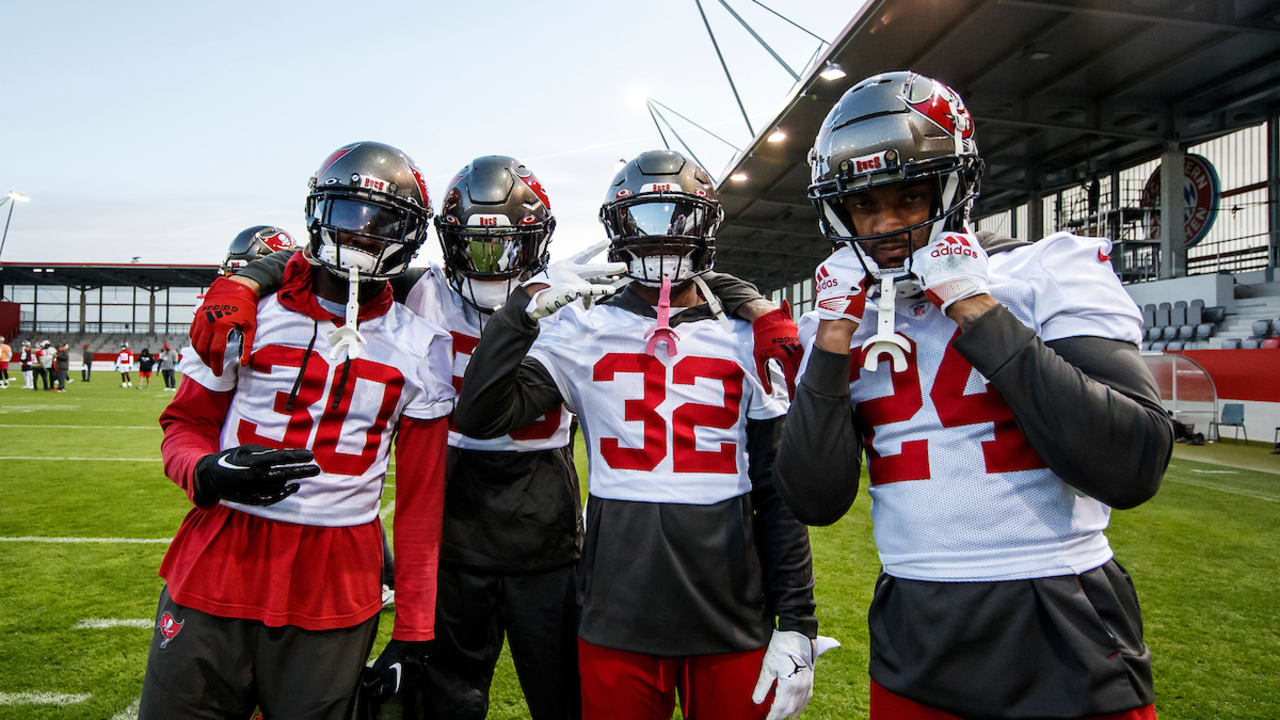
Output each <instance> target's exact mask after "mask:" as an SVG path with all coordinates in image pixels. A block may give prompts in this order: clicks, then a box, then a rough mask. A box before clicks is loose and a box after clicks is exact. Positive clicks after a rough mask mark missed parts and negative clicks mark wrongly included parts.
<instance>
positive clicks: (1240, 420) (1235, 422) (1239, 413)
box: [1209, 403, 1249, 442]
mask: <svg viewBox="0 0 1280 720" xmlns="http://www.w3.org/2000/svg"><path fill="white" fill-rule="evenodd" d="M1223 425H1226V426H1227V427H1233V428H1235V429H1236V439H1237V440H1239V439H1240V431H1241V430H1244V441H1245V442H1249V430H1248V428H1246V427H1245V426H1244V403H1223V405H1222V416H1221V417H1220V418H1219V419H1217V420H1215V421H1213V422H1210V423H1209V426H1210V427H1209V432H1210V434H1212V435H1213V436H1214V437H1215V438H1217V439H1218V440H1221V439H1222V426H1223Z"/></svg>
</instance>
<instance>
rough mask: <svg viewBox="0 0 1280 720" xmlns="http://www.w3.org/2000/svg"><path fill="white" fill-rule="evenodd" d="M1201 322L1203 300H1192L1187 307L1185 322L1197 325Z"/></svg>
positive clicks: (1202, 320)
mask: <svg viewBox="0 0 1280 720" xmlns="http://www.w3.org/2000/svg"><path fill="white" fill-rule="evenodd" d="M1196 303H1200V304H1199V305H1197V304H1196ZM1202 322H1204V301H1203V300H1192V301H1191V305H1189V306H1188V307H1187V324H1188V325H1199V324H1200V323H1202Z"/></svg>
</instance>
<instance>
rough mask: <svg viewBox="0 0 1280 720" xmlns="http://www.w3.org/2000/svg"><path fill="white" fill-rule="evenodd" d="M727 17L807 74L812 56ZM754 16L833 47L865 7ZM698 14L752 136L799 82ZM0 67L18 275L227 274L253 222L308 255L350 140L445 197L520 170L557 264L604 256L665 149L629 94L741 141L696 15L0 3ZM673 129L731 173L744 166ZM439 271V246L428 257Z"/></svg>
mask: <svg viewBox="0 0 1280 720" xmlns="http://www.w3.org/2000/svg"><path fill="white" fill-rule="evenodd" d="M730 1H731V4H732V5H733V6H734V7H735V8H736V9H737V10H738V11H739V13H740V14H742V15H743V16H744V17H746V18H747V19H748V21H750V22H751V23H752V24H753V26H754V27H755V28H756V29H757V31H758V32H760V33H761V34H762V35H763V36H764V37H765V38H766V39H767V40H769V42H770V43H771V44H773V45H774V47H775V48H776V49H777V50H778V51H779V53H780V54H781V55H782V56H783V57H784V58H786V59H787V61H788V62H790V63H791V64H792V65H793V66H794V67H796V68H797V69H799V68H800V67H801V66H802V65H803V64H804V63H805V61H806V60H807V59H808V58H809V56H810V55H811V54H812V52H813V51H814V49H815V48H816V47H817V45H818V42H817V41H816V40H813V39H812V38H810V37H808V36H807V35H805V34H804V33H802V32H800V31H798V30H796V29H794V28H792V27H790V26H788V25H787V24H785V23H784V22H782V21H781V20H778V19H776V18H774V17H773V16H771V15H769V14H768V13H767V12H766V11H765V10H763V9H761V8H760V7H758V6H756V5H755V4H753V3H752V2H750V0H730ZM765 1H766V4H768V5H770V7H773V8H775V9H777V10H779V11H782V12H785V13H786V14H787V15H788V16H789V17H791V18H792V19H794V20H795V21H797V22H799V23H800V24H802V25H805V26H806V27H808V28H810V29H812V30H813V31H815V32H817V33H818V34H819V35H822V36H825V37H826V38H827V39H832V38H833V37H834V36H835V35H837V34H838V33H839V31H840V30H841V29H842V28H843V27H844V26H845V25H846V24H847V23H848V21H849V20H850V18H851V17H852V16H853V14H854V12H855V11H856V9H857V7H858V6H860V5H861V2H851V1H850V0H845V1H843V2H842V1H839V0H792V1H790V2H788V1H787V0H765ZM703 5H704V7H705V8H706V11H707V14H708V17H709V18H710V20H711V24H712V27H713V29H714V30H715V32H716V36H717V38H718V39H719V41H720V45H721V49H722V50H723V51H724V52H725V54H726V56H727V58H728V60H729V64H730V68H731V69H732V70H733V73H734V78H735V81H736V82H737V83H738V89H739V91H740V92H741V93H742V94H743V99H744V101H745V103H746V106H747V110H748V112H749V113H750V114H751V115H752V121H753V123H754V124H755V125H756V127H757V129H758V128H759V126H760V125H761V124H762V123H763V122H764V121H766V120H767V119H768V118H770V117H772V116H773V115H774V114H775V113H776V111H777V110H778V108H779V107H780V104H781V102H782V101H783V100H784V98H785V96H786V94H787V92H788V90H789V89H790V86H791V83H792V81H791V77H790V76H789V75H787V74H786V72H785V71H784V70H782V68H780V67H778V66H777V65H776V64H774V63H773V61H772V60H771V59H770V58H769V57H768V55H767V54H766V53H765V51H764V50H763V49H761V48H760V47H759V46H757V45H755V43H754V42H753V41H752V40H751V38H750V37H749V36H748V35H747V33H746V32H745V31H744V30H743V29H742V28H741V27H740V26H739V25H738V24H737V23H736V22H735V21H734V20H733V19H732V17H731V16H730V15H729V14H728V13H727V12H726V11H725V10H724V9H723V8H722V7H721V6H720V5H719V4H718V3H717V2H716V0H704V2H703ZM0 68H3V69H4V72H3V75H0V192H4V191H7V190H10V189H13V190H19V191H21V192H24V193H26V194H27V195H29V196H30V197H31V199H32V200H31V202H29V203H26V204H21V205H19V206H18V207H17V209H16V211H15V213H14V217H13V222H12V225H11V227H10V230H9V239H8V244H7V245H6V246H5V249H4V256H3V259H4V260H8V261H40V260H48V261H60V262H76V261H84V262H112V261H124V262H127V261H129V259H130V258H131V257H133V256H141V258H142V262H148V263H178V262H188V263H216V262H219V261H220V260H221V259H222V255H223V253H224V252H225V249H226V246H227V244H228V243H229V242H230V241H231V239H232V238H233V237H234V236H235V234H236V233H237V232H239V231H240V230H242V229H243V228H245V227H247V226H250V225H256V224H277V225H280V226H282V227H284V228H286V229H287V230H289V231H290V233H292V234H293V235H294V237H295V238H297V239H299V240H300V241H301V240H303V238H304V233H303V212H302V208H303V200H304V197H305V195H306V182H307V179H308V178H309V177H310V175H311V173H312V172H313V171H314V170H315V169H316V167H317V166H318V165H319V163H320V162H321V161H322V160H323V159H324V158H325V157H326V156H327V155H328V154H329V152H330V151H332V150H333V149H335V148H337V147H339V146H341V145H343V144H345V143H348V142H352V141H354V140H377V141H381V142H386V143H390V144H392V145H396V146H398V147H400V148H402V149H403V150H405V151H406V152H407V153H408V154H409V155H410V156H411V157H413V158H414V159H415V160H416V161H417V163H418V165H419V166H420V167H421V168H422V169H423V171H424V173H425V174H426V176H427V178H428V182H429V185H430V186H431V190H432V195H433V197H435V198H437V199H438V198H439V196H440V191H441V190H442V189H443V187H444V184H445V183H447V182H448V181H449V179H450V178H452V177H453V174H454V172H455V171H457V170H458V169H459V168H461V167H462V166H463V165H464V164H465V163H466V162H467V161H468V160H470V159H471V158H473V157H475V156H478V155H485V154H493V153H499V154H509V155H514V156H516V157H518V158H520V159H522V160H524V161H525V162H526V163H528V164H529V166H530V167H531V168H532V169H533V170H534V172H535V173H536V174H537V175H538V176H539V178H540V179H541V180H542V182H543V184H544V185H545V186H546V187H547V189H548V191H549V192H550V195H551V201H552V209H553V211H554V213H555V215H556V217H557V221H558V223H559V226H558V229H557V232H556V235H555V242H554V243H553V255H557V256H560V255H563V254H567V252H569V251H572V250H574V249H577V248H580V247H582V246H584V245H586V244H588V243H590V242H593V241H595V240H597V239H601V238H602V237H603V233H602V231H601V229H600V225H599V223H598V222H597V220H596V212H597V210H598V208H599V205H600V202H601V200H602V198H603V196H604V190H605V187H606V185H607V183H608V182H609V180H610V179H611V178H612V176H613V173H614V171H615V169H616V166H617V160H618V158H620V157H626V158H630V157H632V156H634V155H636V154H638V153H639V152H641V151H643V150H646V149H649V148H652V147H660V146H661V141H660V139H659V138H658V135H657V132H656V131H655V130H654V128H653V123H652V121H651V120H650V119H649V116H648V114H647V113H646V112H645V111H644V110H643V109H642V106H641V105H640V104H639V103H637V102H636V101H635V99H634V98H635V96H636V95H637V91H638V90H639V91H640V92H641V93H643V91H645V90H647V91H648V93H649V94H651V95H652V96H653V97H655V98H657V99H659V100H661V101H662V102H664V103H666V104H667V105H670V106H672V107H673V108H675V109H676V110H679V111H680V112H682V113H683V114H685V115H688V116H689V117H691V118H693V119H695V120H697V121H698V122H700V123H702V124H704V125H708V126H711V127H713V128H714V129H715V130H716V131H717V132H719V133H721V134H723V135H725V136H726V137H728V138H729V139H730V140H733V141H734V142H735V143H737V144H739V145H743V144H745V143H746V142H747V141H748V137H747V131H746V128H745V126H744V125H743V123H742V119H741V117H740V115H739V113H738V110H737V107H736V106H735V105H734V102H733V97H732V95H731V94H730V91H729V88H728V84H727V83H726V81H725V79H724V75H723V73H722V71H721V69H720V66H719V63H718V62H717V60H716V57H715V54H714V51H713V50H712V47H711V43H710V40H709V39H708V38H707V34H706V31H705V29H704V28H703V25H702V21H701V19H700V18H699V16H698V11H697V8H696V6H695V5H694V3H693V0H651V1H649V2H586V1H581V0H554V1H551V0H547V1H544V2H505V1H504V2H496V1H494V2H485V1H483V0H476V1H473V2H451V3H436V2H430V3H428V2H418V3H413V2H398V1H390V2H384V3H361V4H356V3H351V2H346V3H328V2H325V3H276V2H257V3H245V2H220V3H216V4H215V3H204V4H200V5H196V4H194V3H158V2H157V3H130V2H124V3H101V2H58V3H51V2H28V3H17V2H13V1H12V0H6V1H5V2H0ZM672 119H673V122H678V121H676V120H675V118H672ZM677 127H678V129H679V130H680V132H681V134H682V135H683V136H684V137H685V139H686V140H689V141H690V143H691V144H692V145H693V147H694V150H695V151H696V152H697V153H698V154H699V156H700V157H701V158H702V159H703V160H704V161H705V162H706V163H707V164H708V165H709V166H710V167H709V169H710V170H711V172H712V173H713V174H716V175H718V174H719V173H720V171H721V169H722V168H723V167H724V164H725V163H726V162H727V161H728V159H729V158H730V154H731V150H729V149H728V148H726V147H724V146H721V145H719V144H718V143H716V142H715V141H714V140H711V139H710V138H708V137H706V136H700V133H698V132H697V131H696V130H692V129H687V128H686V127H682V126H679V125H678V126H677ZM791 141H796V142H804V143H809V142H812V139H811V138H802V139H795V138H793V139H792V140H791ZM7 209H8V208H4V210H6V211H7ZM438 257H439V251H438V248H437V244H436V241H435V239H434V237H433V238H432V239H431V240H430V241H429V242H428V244H427V245H426V247H425V248H424V252H423V253H421V254H420V255H419V260H423V259H425V258H432V259H434V258H438Z"/></svg>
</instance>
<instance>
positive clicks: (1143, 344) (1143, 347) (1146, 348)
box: [1141, 340, 1151, 350]
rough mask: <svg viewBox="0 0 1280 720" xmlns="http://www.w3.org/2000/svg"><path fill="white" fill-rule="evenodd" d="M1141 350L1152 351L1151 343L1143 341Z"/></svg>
mask: <svg viewBox="0 0 1280 720" xmlns="http://www.w3.org/2000/svg"><path fill="white" fill-rule="evenodd" d="M1141 348H1142V349H1143V350H1150V349H1151V343H1149V342H1147V341H1146V340H1143V341H1142V345H1141Z"/></svg>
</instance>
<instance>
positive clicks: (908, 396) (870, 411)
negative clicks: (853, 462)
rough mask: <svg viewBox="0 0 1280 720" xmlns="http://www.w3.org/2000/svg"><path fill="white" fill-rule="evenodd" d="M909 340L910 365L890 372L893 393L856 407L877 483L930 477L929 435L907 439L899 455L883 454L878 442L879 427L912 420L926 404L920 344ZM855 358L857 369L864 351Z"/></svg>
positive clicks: (868, 468) (872, 472) (868, 466)
mask: <svg viewBox="0 0 1280 720" xmlns="http://www.w3.org/2000/svg"><path fill="white" fill-rule="evenodd" d="M907 342H908V343H910V345H911V349H910V350H908V351H907V367H906V369H905V370H903V371H902V372H894V373H891V374H890V376H889V381H890V382H891V383H892V384H893V394H892V395H886V396H885V397H879V398H874V399H872V400H863V401H862V402H860V403H858V407H857V409H856V410H857V415H856V416H855V418H856V420H857V423H858V429H859V431H860V432H861V433H862V436H863V437H864V438H865V439H866V448H867V473H868V474H869V475H870V476H871V482H872V483H873V484H877V485H878V484H881V483H891V482H899V481H902V480H928V479H929V441H928V440H927V439H921V440H908V441H906V442H903V443H902V450H901V451H900V452H898V454H897V455H881V454H880V451H879V450H877V449H876V446H875V429H876V427H878V426H881V425H888V424H889V423H896V422H903V421H905V420H910V419H911V418H913V417H915V415H916V413H917V412H919V411H920V408H922V407H924V398H923V396H922V395H921V394H920V371H919V368H918V367H917V365H916V345H915V343H914V342H911V340H910V339H908V340H907ZM851 360H852V362H853V363H854V365H853V368H854V370H855V371H856V368H858V367H860V366H861V364H862V357H861V354H860V353H853V354H852V356H851Z"/></svg>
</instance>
